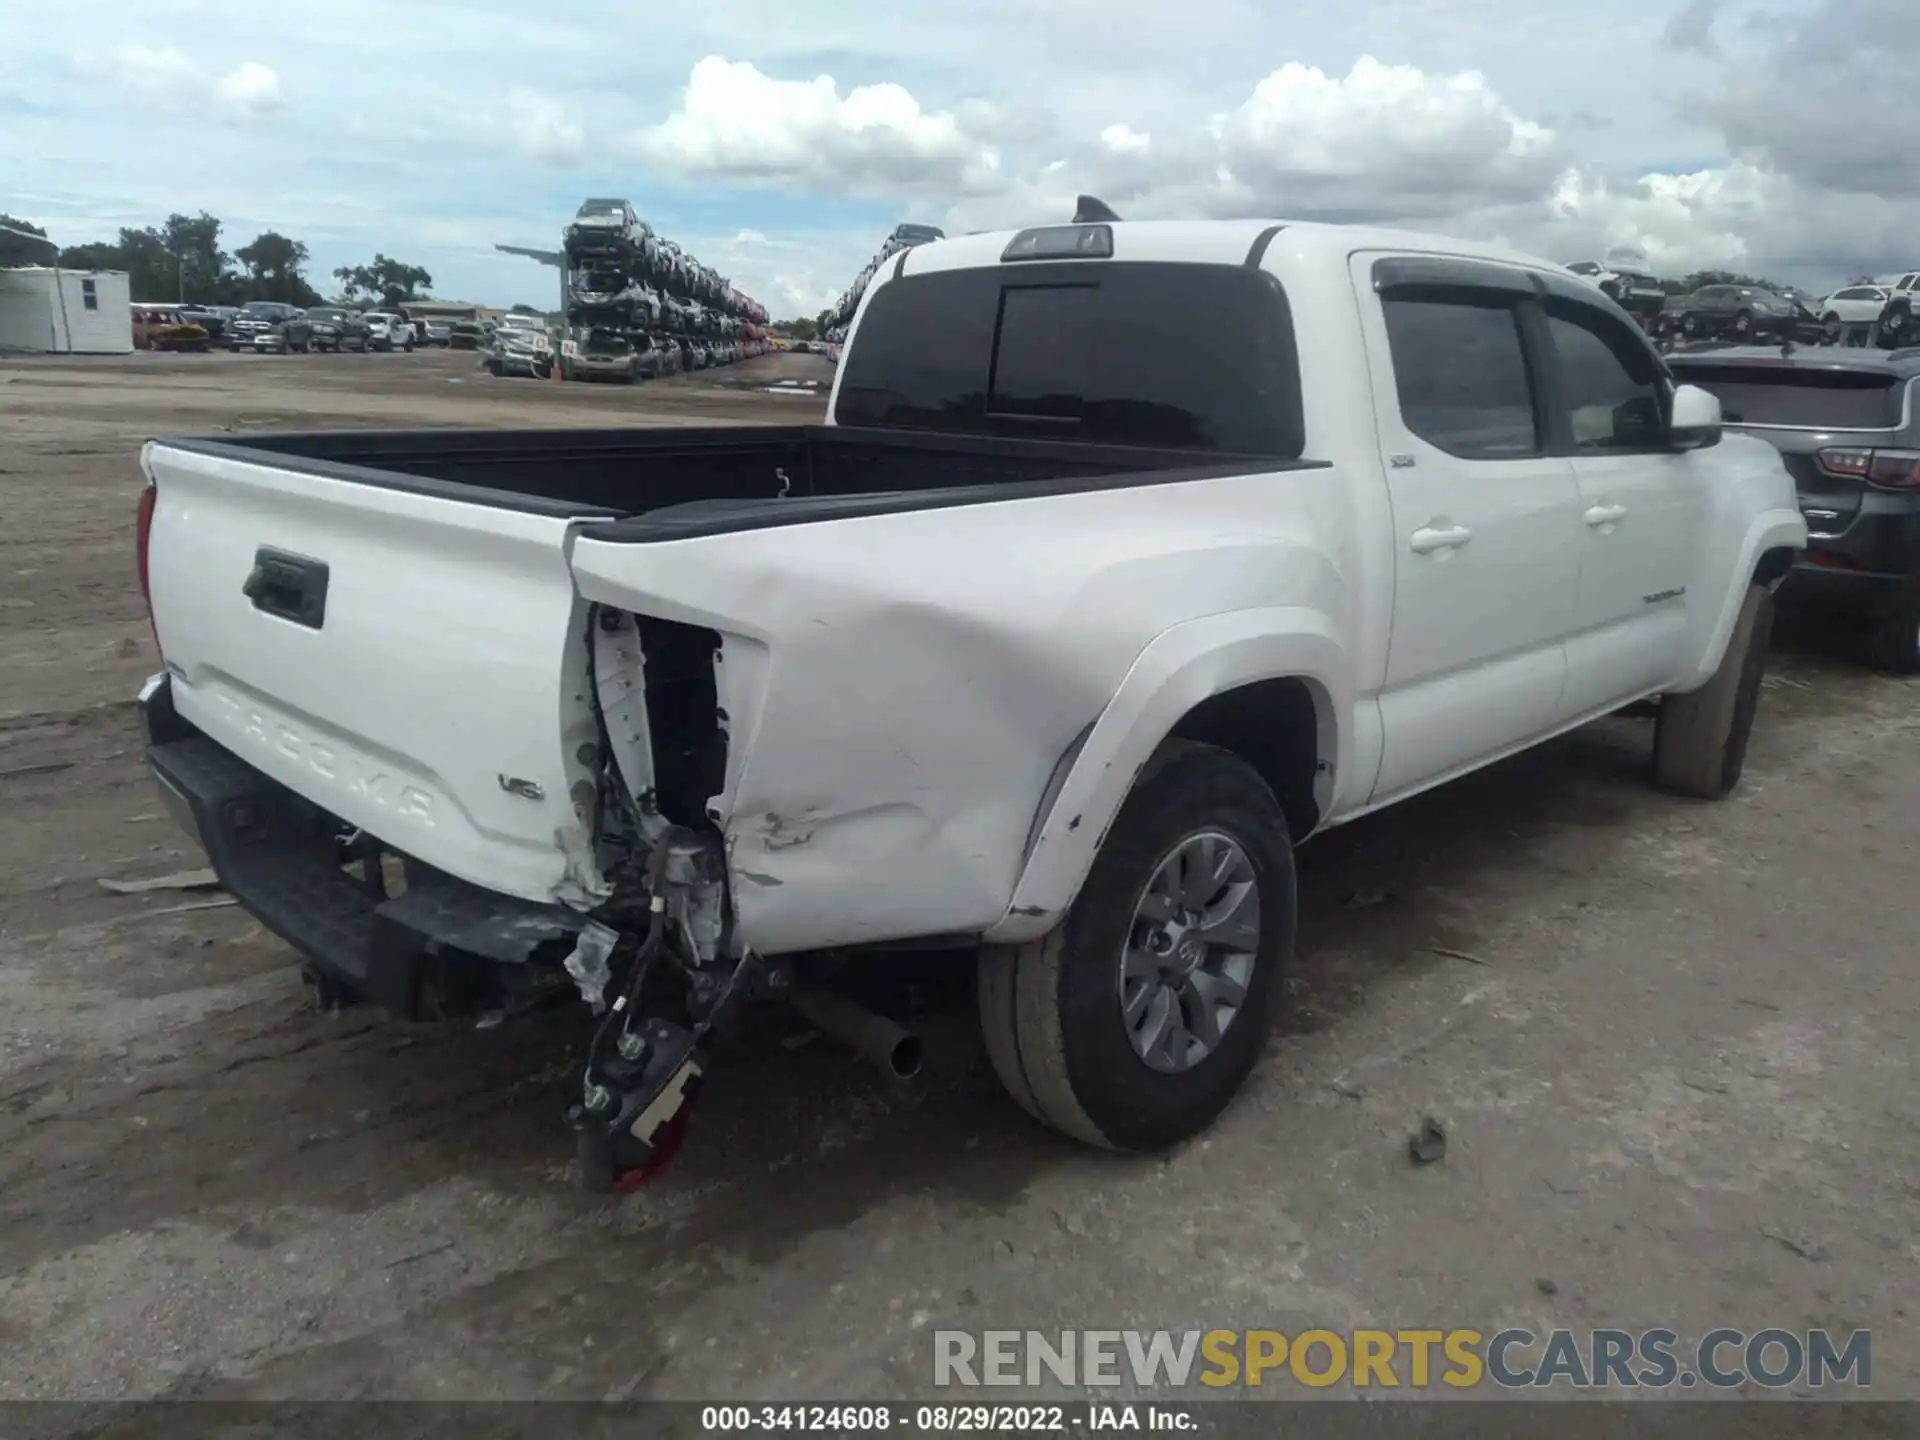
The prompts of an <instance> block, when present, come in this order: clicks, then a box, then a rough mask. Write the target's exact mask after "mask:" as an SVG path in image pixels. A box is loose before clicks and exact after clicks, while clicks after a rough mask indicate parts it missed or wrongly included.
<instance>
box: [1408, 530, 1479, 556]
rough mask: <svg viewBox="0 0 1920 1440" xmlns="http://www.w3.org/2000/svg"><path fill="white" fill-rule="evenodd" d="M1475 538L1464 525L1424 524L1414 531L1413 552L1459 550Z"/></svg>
mask: <svg viewBox="0 0 1920 1440" xmlns="http://www.w3.org/2000/svg"><path fill="white" fill-rule="evenodd" d="M1472 538H1473V531H1471V530H1469V529H1468V528H1467V527H1466V526H1464V525H1422V526H1421V527H1420V528H1419V529H1418V530H1416V531H1414V532H1413V539H1412V541H1411V543H1412V545H1413V553H1414V554H1416V555H1431V554H1432V553H1433V552H1434V551H1436V550H1458V549H1459V548H1460V547H1461V546H1462V545H1464V544H1466V543H1467V541H1469V540H1471V539H1472Z"/></svg>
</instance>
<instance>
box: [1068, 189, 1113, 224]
mask: <svg viewBox="0 0 1920 1440" xmlns="http://www.w3.org/2000/svg"><path fill="white" fill-rule="evenodd" d="M1119 218H1120V217H1119V216H1118V215H1116V214H1114V213H1113V207H1112V206H1111V205H1109V204H1107V202H1106V201H1104V200H1100V199H1097V198H1095V197H1094V196H1092V195H1082V196H1081V197H1080V198H1079V200H1078V201H1077V202H1075V205H1074V211H1073V223H1074V224H1076V225H1110V224H1112V223H1113V222H1114V221H1115V220H1118V219H1119Z"/></svg>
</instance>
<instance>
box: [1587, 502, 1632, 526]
mask: <svg viewBox="0 0 1920 1440" xmlns="http://www.w3.org/2000/svg"><path fill="white" fill-rule="evenodd" d="M1626 518H1627V507H1626V506H1624V505H1595V506H1594V507H1593V508H1592V509H1591V510H1589V511H1587V515H1586V520H1587V524H1589V525H1591V526H1593V527H1594V528H1595V529H1598V528H1599V527H1600V526H1602V525H1611V524H1613V523H1614V522H1616V521H1619V520H1624V519H1626Z"/></svg>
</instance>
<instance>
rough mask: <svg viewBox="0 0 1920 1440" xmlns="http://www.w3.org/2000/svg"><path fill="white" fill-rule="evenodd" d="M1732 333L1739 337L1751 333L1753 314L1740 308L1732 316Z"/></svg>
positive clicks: (1745, 336)
mask: <svg viewBox="0 0 1920 1440" xmlns="http://www.w3.org/2000/svg"><path fill="white" fill-rule="evenodd" d="M1733 333H1734V335H1735V336H1736V337H1738V338H1739V339H1742V340H1744V339H1746V338H1747V336H1749V335H1751V334H1752V333H1753V316H1751V315H1749V314H1748V313H1747V312H1746V311H1744V310H1742V311H1740V312H1739V313H1738V314H1737V315H1735V316H1734V317H1733Z"/></svg>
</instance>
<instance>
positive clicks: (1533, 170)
mask: <svg viewBox="0 0 1920 1440" xmlns="http://www.w3.org/2000/svg"><path fill="white" fill-rule="evenodd" d="M1565 165H1566V158H1565V155H1564V153H1563V149H1562V146H1561V142H1560V140H1559V138H1558V137H1557V136H1556V135H1555V134H1554V133H1553V132H1552V131H1551V130H1549V129H1547V128H1546V127H1545V126H1542V125H1539V124H1537V123H1535V122H1533V121H1530V120H1528V119H1526V118H1524V117H1523V116H1521V115H1518V114H1516V113H1515V112H1514V111H1513V110H1512V109H1511V108H1510V107H1508V106H1507V105H1506V104H1505V103H1504V102H1503V101H1502V100H1501V99H1500V97H1499V96H1498V95H1497V94H1495V93H1494V91H1493V90H1492V88H1491V87H1490V86H1489V85H1488V83H1487V81H1486V79H1485V77H1483V76H1481V75H1480V74H1478V73H1476V72H1473V71H1466V72H1462V73H1459V74H1454V75H1429V74H1427V73H1425V72H1424V71H1421V70H1419V69H1417V68H1415V67H1413V66H1410V65H1388V64H1383V63H1382V62H1380V61H1378V60H1376V59H1374V58H1373V57H1372V56H1365V55H1363V56H1361V57H1360V59H1359V60H1357V61H1356V62H1355V63H1354V65H1353V66H1352V68H1351V69H1350V70H1349V71H1348V73H1347V74H1346V75H1345V76H1336V75H1329V74H1327V73H1326V72H1325V71H1322V70H1320V69H1317V68H1315V67H1314V66H1310V65H1301V64H1298V63H1288V64H1286V65H1282V66H1281V67H1279V68H1278V69H1276V70H1274V71H1273V72H1272V73H1270V74H1269V75H1267V76H1266V77H1265V78H1264V79H1262V80H1260V81H1259V82H1258V83H1257V84H1256V85H1255V86H1254V88H1253V91H1252V93H1251V94H1249V95H1248V96H1247V98H1246V99H1244V100H1243V101H1241V103H1240V104H1239V105H1237V106H1235V107H1234V108H1233V109H1231V110H1225V111H1221V112H1219V113H1216V114H1214V115H1213V116H1211V117H1210V118H1209V119H1208V120H1206V121H1205V122H1204V123H1201V124H1192V125H1189V127H1188V128H1187V129H1186V130H1185V131H1184V132H1175V133H1168V132H1166V131H1164V130H1162V131H1159V132H1154V133H1151V134H1149V133H1147V132H1143V131H1139V130H1135V129H1134V128H1132V127H1131V126H1130V125H1127V124H1125V123H1115V124H1112V125H1109V126H1107V127H1106V128H1105V129H1104V130H1102V131H1101V132H1100V134H1099V137H1098V143H1097V144H1095V145H1090V146H1083V147H1081V149H1080V151H1079V152H1078V153H1077V154H1076V155H1074V156H1073V157H1072V158H1070V159H1068V160H1065V161H1059V160H1056V161H1054V162H1052V163H1051V164H1050V165H1048V166H1047V167H1046V169H1044V170H1043V171H1041V172H1040V173H1038V174H1031V175H1029V176H1027V177H1025V178H1023V179H1017V180H1014V181H1012V182H1011V183H1009V184H1007V185H1005V186H1003V187H1002V188H1001V190H1000V191H999V192H998V193H996V194H990V195H985V196H981V197H977V198H974V199H970V200H968V201H963V202H962V203H960V204H958V205H956V206H955V207H954V209H953V215H952V218H953V219H954V221H955V223H956V225H957V226H958V228H961V229H979V228H985V227H988V226H996V225H1005V224H1015V223H1024V222H1026V221H1030V220H1032V219H1035V218H1041V217H1044V216H1046V215H1051V214H1056V213H1064V211H1063V207H1066V208H1070V206H1071V199H1072V196H1073V195H1074V194H1076V193H1079V192H1087V193H1092V194H1097V195H1099V196H1100V197H1101V198H1102V199H1103V200H1106V201H1108V202H1109V203H1111V204H1113V205H1115V207H1116V208H1118V209H1119V210H1120V212H1121V214H1123V215H1130V216H1135V217H1138V218H1141V219H1148V218H1156V217H1162V216H1173V215H1196V214H1197V215H1208V216H1243V215H1276V216H1287V217H1291V218H1295V219H1303V220H1304V219H1334V220H1397V221H1407V220H1413V219H1419V218H1423V217H1431V218H1447V217H1454V216H1458V215H1460V214H1462V213H1465V212H1469V211H1474V210H1480V209H1484V208H1486V207H1488V206H1492V205H1498V204H1503V203H1512V202H1515V201H1524V200H1526V199H1528V198H1533V197H1539V196H1541V195H1543V194H1545V193H1546V191H1547V190H1548V189H1549V187H1550V186H1551V185H1552V184H1553V182H1554V179H1555V177H1556V176H1557V175H1558V174H1559V173H1560V171H1561V170H1563V169H1564V168H1565Z"/></svg>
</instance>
